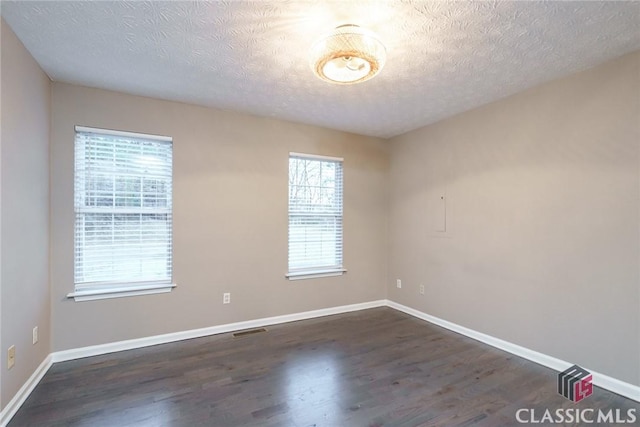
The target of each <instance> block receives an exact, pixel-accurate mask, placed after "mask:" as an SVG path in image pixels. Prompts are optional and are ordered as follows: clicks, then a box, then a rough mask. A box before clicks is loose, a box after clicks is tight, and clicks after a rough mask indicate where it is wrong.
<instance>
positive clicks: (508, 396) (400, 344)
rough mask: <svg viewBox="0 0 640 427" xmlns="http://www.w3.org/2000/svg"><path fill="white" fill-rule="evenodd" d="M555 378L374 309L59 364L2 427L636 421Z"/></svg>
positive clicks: (602, 396) (617, 405)
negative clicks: (594, 415)
mask: <svg viewBox="0 0 640 427" xmlns="http://www.w3.org/2000/svg"><path fill="white" fill-rule="evenodd" d="M556 378H557V373H556V372H554V371H552V370H550V369H547V368H545V367H542V366H540V365H537V364H535V363H532V362H529V361H526V360H524V359H521V358H519V357H516V356H513V355H510V354H509V353H505V352H503V351H500V350H497V349H495V348H493V347H490V346H487V345H484V344H482V343H479V342H477V341H474V340H472V339H469V338H466V337H463V336H461V335H458V334H456V333H453V332H450V331H448V330H445V329H442V328H439V327H437V326H434V325H431V324H429V323H426V322H423V321H421V320H418V319H415V318H413V317H411V316H408V315H405V314H404V313H400V312H398V311H395V310H393V309H389V308H376V309H371V310H364V311H360V312H354V313H348V314H341V315H335V316H328V317H323V318H318V319H312V320H305V321H299V322H294V323H288V324H283V325H276V326H271V327H268V328H267V332H263V333H257V334H251V335H246V336H243V337H241V338H234V337H233V335H232V334H230V333H229V334H221V335H215V336H210V337H205V338H198V339H193V340H188V341H181V342H178V343H172V344H164V345H159V346H154V347H147V348H143V349H138V350H130V351H124V352H120V353H115V354H108V355H103V356H96V357H90V358H86V359H80V360H74V361H70V362H63V363H57V364H54V365H53V367H52V368H51V369H50V370H49V372H48V373H47V374H46V375H45V377H44V378H43V380H42V381H41V383H40V384H39V385H38V386H37V388H36V389H35V390H34V392H33V393H32V395H31V396H30V397H29V399H28V400H27V401H26V402H25V404H24V405H23V407H22V408H21V409H20V410H19V412H18V413H17V414H16V415H15V417H14V418H13V420H12V421H11V423H10V424H9V426H10V427H18V426H30V427H31V426H87V427H89V426H90V427H99V426H117V427H124V426H185V427H187V426H188V427H195V426H216V427H226V426H260V427H276V426H277V427H289V426H290V427H310V426H315V427H321V426H323V427H351V426H354V427H356V426H364V427H374V426H376V427H381V426H404V427H413V426H466V425H478V426H502V425H504V426H513V425H517V422H516V418H515V414H516V411H517V410H518V409H519V408H532V409H534V410H535V412H536V414H537V415H536V416H537V417H538V418H539V417H540V416H542V414H543V412H544V410H545V409H550V410H552V411H555V410H556V409H558V408H583V409H586V408H593V409H596V410H597V409H598V408H602V409H620V410H621V411H622V413H623V414H626V412H627V410H628V409H632V408H635V411H636V414H637V415H640V404H638V403H636V402H634V401H632V400H629V399H625V398H623V397H621V396H618V395H616V394H613V393H610V392H608V391H605V390H603V389H600V388H597V387H596V388H595V391H594V393H593V395H592V396H590V397H588V398H587V399H585V400H583V401H582V402H579V403H577V404H574V403H572V402H570V401H568V400H566V399H565V398H564V397H562V396H560V395H558V394H557V392H556ZM538 425H541V424H538ZM542 425H544V423H543V424H542ZM565 425H570V424H565ZM591 425H598V424H597V423H594V424H591Z"/></svg>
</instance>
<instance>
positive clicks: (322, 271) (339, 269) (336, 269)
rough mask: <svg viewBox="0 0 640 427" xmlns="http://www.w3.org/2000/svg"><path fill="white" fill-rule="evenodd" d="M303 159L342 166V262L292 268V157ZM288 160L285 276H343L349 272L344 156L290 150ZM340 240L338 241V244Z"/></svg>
mask: <svg viewBox="0 0 640 427" xmlns="http://www.w3.org/2000/svg"><path fill="white" fill-rule="evenodd" d="M292 158H297V159H303V160H312V161H314V160H315V161H324V162H332V163H337V164H338V165H339V167H340V174H339V176H340V181H339V183H337V188H338V189H339V193H340V202H339V207H340V210H339V216H340V233H339V235H340V241H339V245H340V263H339V264H337V265H334V266H314V267H309V268H294V269H292V268H291V259H290V258H291V241H290V238H291V216H292V211H291V200H290V191H291V184H290V182H291V181H290V179H291V169H290V164H291V159H292ZM287 161H288V163H287V164H288V169H287V177H288V180H287V181H288V185H287V189H288V192H287V193H288V195H287V207H288V209H287V217H288V223H287V236H288V238H287V274H285V277H286V278H287V279H289V280H303V279H315V278H321V277H331V276H342V275H343V274H345V273H346V272H347V269H346V268H345V267H344V158H342V157H331V156H323V155H317V154H307V153H297V152H290V153H289V156H288V158H287ZM295 215H296V216H298V217H300V216H304V214H302V213H299V212H298V213H296V214H295ZM307 216H308V217H314V216H315V217H318V216H319V215H313V214H308V215H307ZM337 243H338V242H337V241H336V244H337Z"/></svg>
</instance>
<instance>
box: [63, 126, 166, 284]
mask: <svg viewBox="0 0 640 427" xmlns="http://www.w3.org/2000/svg"><path fill="white" fill-rule="evenodd" d="M171 196H172V140H171V139H170V138H167V137H156V136H152V135H142V134H132V133H126V132H117V131H107V130H105V131H102V130H99V129H91V128H81V127H76V138H75V203H74V204H75V287H76V292H80V291H84V290H87V289H93V290H95V289H102V290H105V289H109V288H117V287H123V286H124V287H126V288H134V289H135V288H136V286H138V287H144V286H147V287H148V286H149V285H154V284H164V283H171V268H172V260H171V257H172V200H171Z"/></svg>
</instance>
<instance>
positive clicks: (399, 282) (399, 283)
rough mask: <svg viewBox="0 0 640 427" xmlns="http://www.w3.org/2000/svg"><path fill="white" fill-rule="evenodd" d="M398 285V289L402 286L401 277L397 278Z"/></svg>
mask: <svg viewBox="0 0 640 427" xmlns="http://www.w3.org/2000/svg"><path fill="white" fill-rule="evenodd" d="M396 287H397V288H398V289H400V288H402V280H400V279H398V280H396Z"/></svg>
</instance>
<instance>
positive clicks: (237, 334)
mask: <svg viewBox="0 0 640 427" xmlns="http://www.w3.org/2000/svg"><path fill="white" fill-rule="evenodd" d="M260 332H267V330H266V329H265V328H258V329H249V330H246V331H241V332H234V334H233V337H234V338H240V337H246V336H247V335H253V334H259V333H260Z"/></svg>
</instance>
